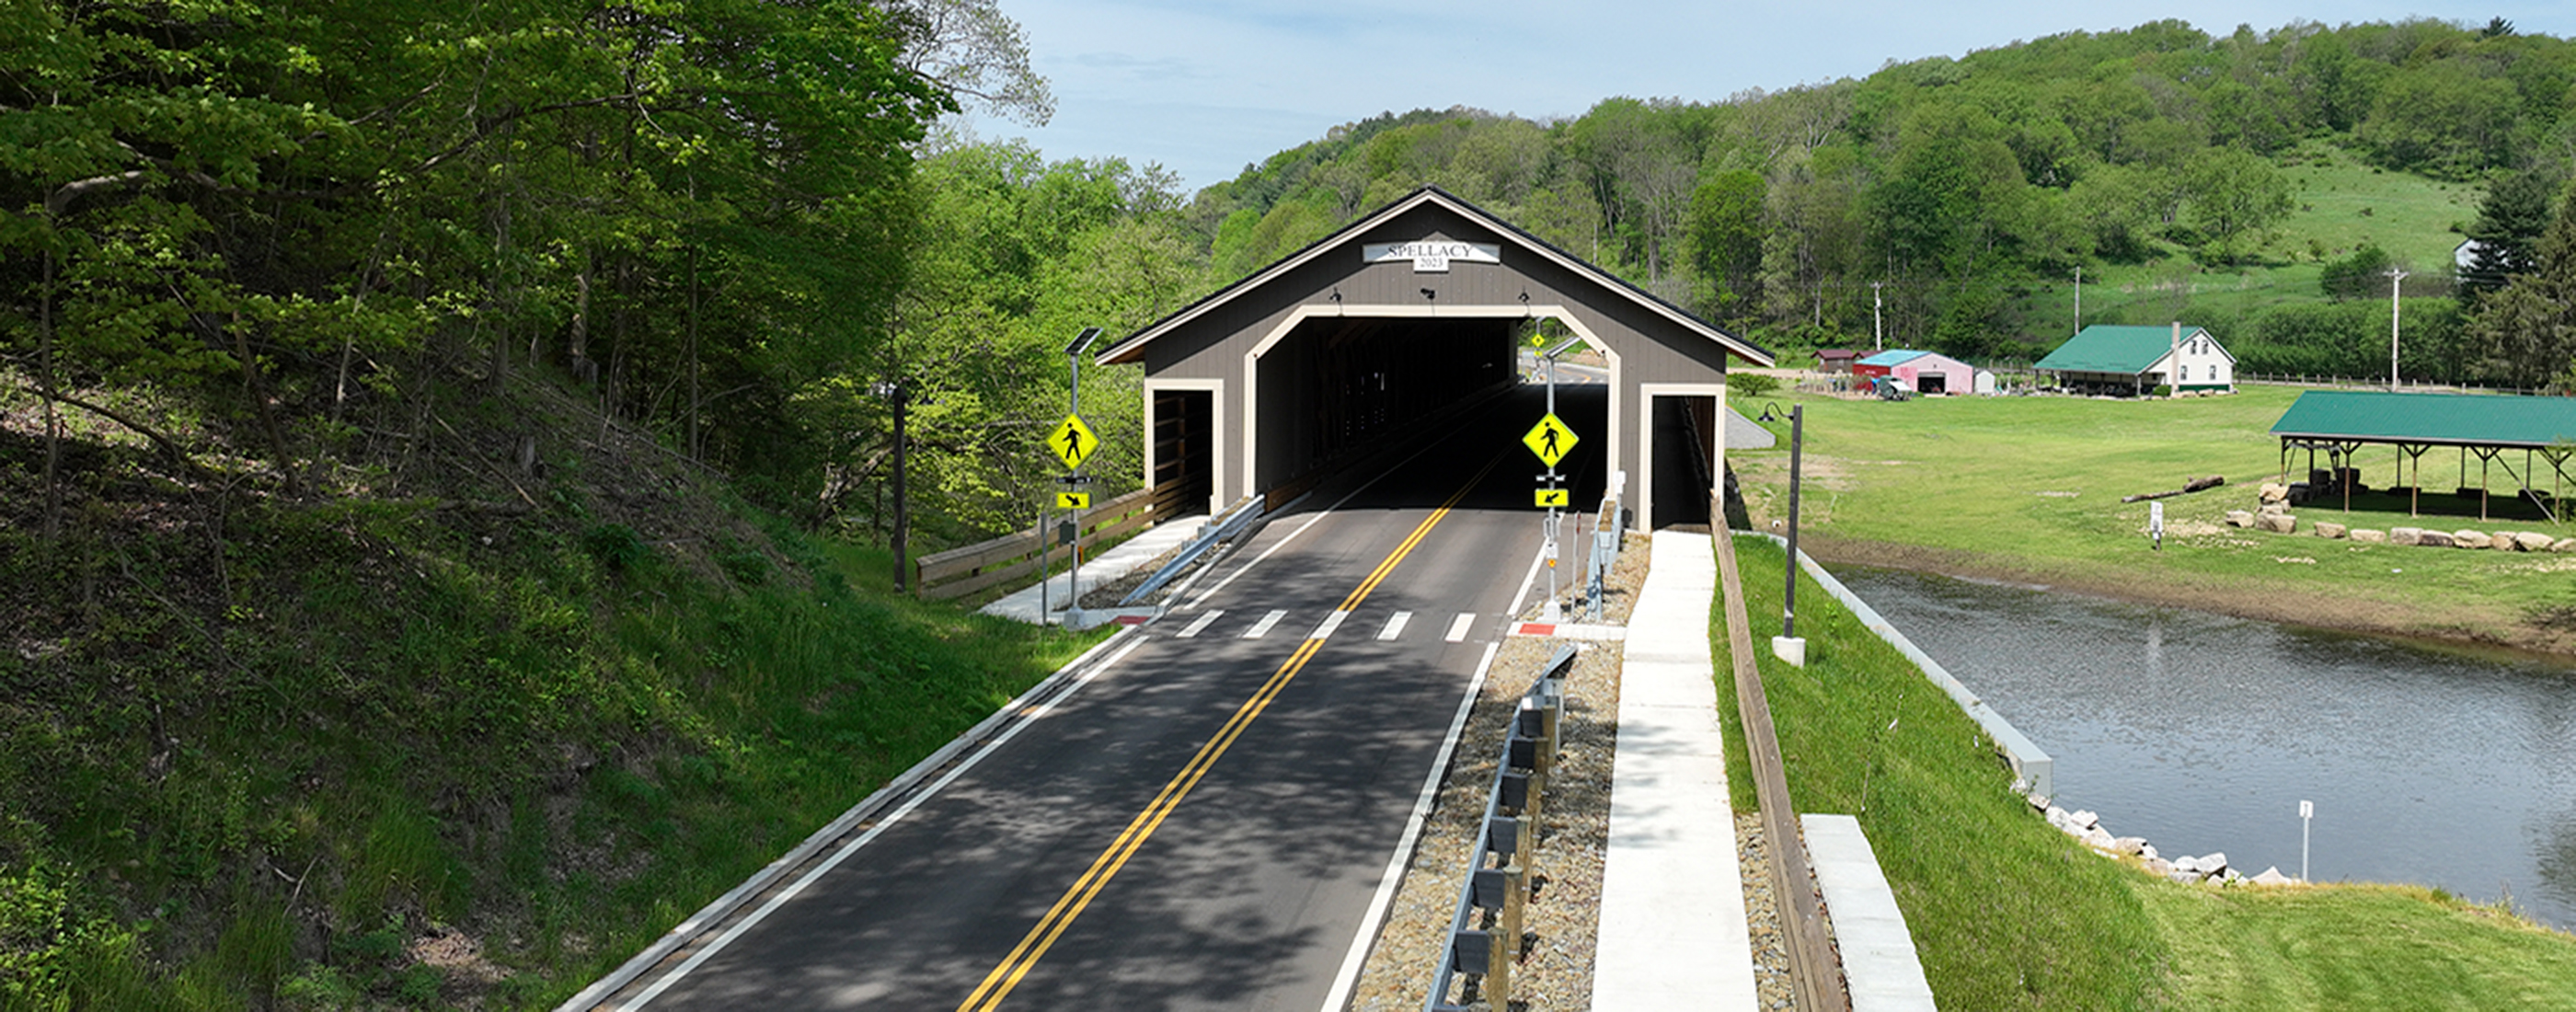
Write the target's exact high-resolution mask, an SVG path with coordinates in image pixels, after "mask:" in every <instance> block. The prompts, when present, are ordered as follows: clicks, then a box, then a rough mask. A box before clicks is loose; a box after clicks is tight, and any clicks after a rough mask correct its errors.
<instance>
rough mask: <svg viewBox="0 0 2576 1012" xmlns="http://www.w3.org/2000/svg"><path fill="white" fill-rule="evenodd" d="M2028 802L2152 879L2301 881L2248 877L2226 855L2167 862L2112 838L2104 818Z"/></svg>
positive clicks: (2143, 845)
mask: <svg viewBox="0 0 2576 1012" xmlns="http://www.w3.org/2000/svg"><path fill="white" fill-rule="evenodd" d="M2028 798H2029V800H2030V807H2032V808H2033V809H2036V810H2038V811H2039V812H2040V813H2041V814H2042V815H2044V816H2046V817H2047V819H2048V824H2049V825H2052V826H2055V827H2057V828H2058V829H2059V830H2060V831H2061V832H2064V833H2065V834H2066V835H2068V836H2072V837H2074V838H2075V839H2076V841H2077V842H2079V843H2082V844H2084V845H2085V846H2087V847H2091V848H2093V850H2094V852H2095V853H2098V854H2101V855H2102V856H2104V857H2110V858H2124V857H2134V858H2137V859H2138V864H2139V866H2140V867H2142V868H2145V869H2146V870H2147V873H2148V874H2150V875H2161V876H2164V877H2165V878H2169V879H2172V880H2174V881H2176V882H2181V883H2184V884H2191V883H2200V882H2214V883H2217V884H2219V885H2228V886H2232V885H2242V884H2245V883H2249V882H2250V883H2253V884H2255V885H2263V886H2277V885H2294V884H2297V883H2298V881H2299V880H2298V879H2295V878H2291V877H2289V876H2287V875H2283V874H2281V870H2280V869H2279V868H2265V869H2263V871H2262V873H2261V874H2258V875H2252V876H2248V875H2246V874H2245V873H2243V872H2240V871H2238V870H2236V869H2235V868H2231V867H2229V866H2228V864H2227V855H2226V853H2225V852H2212V853H2208V854H2202V855H2200V856H2198V857H2193V856H2191V855H2188V854H2186V855H2183V856H2181V857H2176V858H2166V857H2164V856H2163V855H2161V854H2158V853H2156V846H2155V844H2152V843H2148V842H2147V841H2146V840H2145V839H2143V838H2141V837H2135V836H2112V835H2111V831H2110V830H2107V829H2104V828H2102V817H2101V816H2100V815H2098V814H2096V813H2093V812H2088V811H2083V810H2080V809H2079V810H2077V811H2072V812H2070V811H2067V810H2066V809H2063V808H2059V807H2057V806H2056V805H2053V804H2050V803H2049V801H2048V799H2047V798H2044V797H2041V796H2039V795H2036V794H2032V795H2028Z"/></svg>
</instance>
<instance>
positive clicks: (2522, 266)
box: [2460, 169, 2561, 299]
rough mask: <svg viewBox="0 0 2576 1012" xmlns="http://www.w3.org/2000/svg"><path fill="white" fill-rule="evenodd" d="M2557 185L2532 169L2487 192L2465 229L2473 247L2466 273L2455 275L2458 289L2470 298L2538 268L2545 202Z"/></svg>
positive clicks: (2545, 225)
mask: <svg viewBox="0 0 2576 1012" xmlns="http://www.w3.org/2000/svg"><path fill="white" fill-rule="evenodd" d="M2560 185H2561V180H2560V179H2559V177H2558V176H2557V175H2556V174H2553V173H2549V172H2544V171H2541V170H2537V169H2535V170H2530V171H2525V172H2516V173H2512V174H2510V175H2505V176H2501V177H2498V178H2497V179H2496V181H2495V183H2494V184H2493V185H2490V186H2489V187H2487V195H2486V198H2485V199H2484V200H2481V201H2479V202H2478V218H2477V220H2476V221H2474V222H2471V223H2470V224H2469V228H2468V236H2469V238H2470V239H2472V240H2475V241H2476V242H2477V244H2478V245H2477V247H2476V249H2475V250H2473V251H2472V252H2471V254H2470V260H2469V269H2468V270H2467V271H2466V272H2464V273H2463V274H2461V275H2460V287H2462V288H2464V289H2466V290H2467V291H2468V294H2469V297H2470V298H2471V299H2475V298H2476V297H2478V296H2481V295H2485V294H2487V293H2490V292H2493V291H2495V290H2497V289H2499V288H2503V287H2504V285H2505V279H2506V278H2508V277H2510V276H2512V275H2515V274H2529V273H2531V272H2532V271H2533V270H2535V269H2537V268H2538V267H2539V259H2538V254H2539V246H2540V239H2541V236H2542V235H2544V234H2546V233H2547V232H2548V231H2549V199H2550V197H2551V195H2553V194H2555V193H2557V192H2558V189H2559V187H2560Z"/></svg>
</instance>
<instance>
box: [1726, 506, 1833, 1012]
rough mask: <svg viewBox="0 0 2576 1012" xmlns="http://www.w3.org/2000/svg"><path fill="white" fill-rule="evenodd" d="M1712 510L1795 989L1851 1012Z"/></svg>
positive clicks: (1736, 579)
mask: <svg viewBox="0 0 2576 1012" xmlns="http://www.w3.org/2000/svg"><path fill="white" fill-rule="evenodd" d="M1711 498H1714V497H1711ZM1709 507H1710V509H1711V510H1712V511H1714V516H1715V517H1716V523H1714V524H1712V525H1711V527H1712V528H1713V529H1714V530H1715V531H1716V532H1717V537H1716V538H1715V539H1714V540H1715V541H1716V542H1717V570H1718V596H1719V597H1722V598H1724V599H1725V601H1726V645H1727V653H1728V654H1730V655H1732V657H1733V659H1734V662H1735V707H1736V712H1737V713H1739V714H1740V715H1741V716H1742V717H1743V720H1742V724H1743V727H1744V751H1745V753H1746V759H1747V761H1748V762H1749V763H1750V764H1751V765H1752V767H1753V769H1752V774H1753V793H1754V796H1755V797H1756V798H1757V799H1759V801H1760V803H1761V806H1762V833H1763V835H1764V836H1765V837H1766V838H1768V840H1769V842H1770V844H1771V845H1770V847H1769V848H1767V849H1768V850H1769V852H1770V858H1771V860H1770V865H1771V868H1770V872H1771V889H1772V892H1771V895H1773V896H1775V897H1778V898H1779V900H1780V930H1781V934H1782V935H1784V936H1786V937H1785V939H1784V940H1785V941H1786V942H1787V945H1786V946H1785V948H1787V949H1788V950H1789V953H1788V955H1789V987H1790V990H1791V991H1792V992H1793V993H1794V994H1795V995H1796V1001H1797V1007H1798V1008H1799V1009H1800V1010H1801V1012H1829V1010H1830V1012H1850V1009H1851V994H1850V992H1849V991H1847V990H1846V989H1845V988H1844V987H1843V974H1842V962H1841V961H1840V960H1838V959H1836V958H1835V957H1834V948H1833V941H1832V939H1830V938H1828V937H1827V936H1826V929H1825V915H1824V905H1823V903H1822V902H1821V901H1820V900H1819V898H1818V897H1817V895H1816V880H1815V878H1814V876H1812V875H1810V874H1809V873H1808V870H1807V845H1806V843H1805V841H1803V840H1802V839H1800V837H1799V836H1798V814H1797V811H1796V810H1795V809H1794V808H1792V807H1791V805H1790V802H1789V775H1788V771H1787V769H1786V768H1784V767H1783V765H1782V763H1781V761H1780V738H1779V736H1778V735H1777V734H1776V733H1774V732H1773V730H1772V728H1771V703H1770V700H1769V699H1768V698H1767V697H1765V696H1764V694H1763V692H1762V671H1761V668H1760V667H1759V665H1758V663H1757V662H1756V660H1755V658H1754V655H1753V623H1752V620H1751V619H1750V618H1749V617H1747V615H1746V614H1745V611H1744V580H1743V577H1742V575H1741V574H1740V573H1739V572H1738V571H1737V570H1736V568H1735V533H1734V532H1733V531H1730V530H1728V529H1727V527H1726V513H1725V505H1724V504H1723V503H1718V502H1711V503H1710V504H1709ZM1790 565H1792V566H1795V565H1797V563H1796V562H1795V561H1792V562H1790Z"/></svg>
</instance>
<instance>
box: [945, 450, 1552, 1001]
mask: <svg viewBox="0 0 2576 1012" xmlns="http://www.w3.org/2000/svg"><path fill="white" fill-rule="evenodd" d="M1502 459H1503V456H1502V455H1501V454H1496V455H1495V457H1494V459H1492V460H1489V461H1486V462H1485V466H1484V468H1483V469H1482V470H1479V471H1477V472H1476V476H1475V477H1473V478H1469V479H1467V483H1466V485H1464V486H1462V487H1460V488H1459V489H1458V491H1457V492H1456V493H1454V494H1452V495H1451V496H1450V497H1449V499H1448V501H1447V502H1443V503H1441V504H1440V508H1439V509H1436V510H1433V511H1431V515H1430V516H1428V517H1424V518H1423V520H1422V523H1421V524H1419V525H1417V526H1415V527H1414V528H1413V533H1411V534H1408V535H1406V536H1405V538H1404V541H1403V543H1402V544H1399V545H1397V546H1395V550H1394V551H1393V552H1389V553H1388V554H1387V557H1386V559H1385V560H1384V561H1382V562H1379V563H1378V564H1377V568H1376V569H1374V570H1371V571H1370V572H1369V575H1368V578H1367V579H1365V580H1361V581H1360V585H1359V586H1358V587H1356V588H1353V589H1352V590H1351V593H1350V596H1348V597H1345V598H1343V599H1342V605H1341V607H1340V608H1339V609H1338V610H1340V611H1351V610H1353V609H1355V608H1358V607H1359V605H1360V602H1361V601H1364V600H1367V599H1368V596H1369V592H1370V591H1373V590H1376V589H1377V585H1378V584H1379V583H1380V582H1382V581H1384V580H1385V579H1386V577H1387V574H1389V573H1392V572H1394V571H1395V566H1396V564H1397V563H1399V562H1403V561H1404V557H1405V556H1406V555H1409V554H1411V553H1412V552H1413V549H1414V547H1415V546H1417V545H1420V544H1421V543H1422V539H1423V538H1424V537H1426V536H1428V535H1429V534H1430V533H1431V529H1432V528H1434V527H1437V526H1439V525H1440V521H1441V520H1443V519H1445V518H1447V517H1448V516H1449V511H1450V510H1452V509H1454V508H1456V507H1457V505H1458V501H1459V500H1461V499H1464V498H1466V497H1467V493H1468V491H1469V490H1471V489H1474V488H1475V487H1476V485H1477V483H1478V482H1481V481H1483V480H1484V478H1485V475H1486V474H1488V473H1490V472H1491V471H1493V469H1494V466H1495V465H1496V464H1499V463H1501V462H1502ZM1323 647H1324V641H1323V640H1320V639H1315V638H1312V637H1309V638H1307V639H1306V641H1305V642H1303V643H1300V644H1298V645H1297V652H1296V653H1293V654H1290V655H1289V656H1288V660H1287V662H1286V663H1284V664H1281V665H1280V666H1279V670H1278V671H1277V672H1274V673H1273V674H1271V676H1270V680H1269V681H1267V682H1264V683H1262V685H1261V689H1260V690H1259V691H1257V692H1254V693H1253V694H1252V698H1250V699H1247V700H1245V701H1244V703H1243V705H1242V706H1241V707H1238V708H1237V709H1236V710H1235V711H1234V716H1233V717H1232V718H1230V719H1228V720H1227V721H1226V722H1225V726H1224V727H1221V728H1218V729H1217V732H1216V735H1215V737H1212V738H1209V739H1208V742H1207V744H1205V745H1202V746H1199V751H1198V754H1197V755H1194V756H1191V757H1190V761H1189V763H1188V764H1187V765H1184V766H1182V767H1181V771H1180V772H1179V773H1176V774H1174V775H1173V776H1172V779H1171V782H1169V783H1166V784H1164V785H1163V791H1162V793H1160V794H1157V795H1155V796H1154V800H1153V801H1152V802H1151V803H1149V804H1147V805H1146V806H1145V810H1144V811H1141V812H1138V813H1136V817H1135V818H1134V819H1132V820H1130V821H1129V822H1128V823H1127V828H1126V830H1125V831H1123V832H1121V833H1119V834H1118V839H1117V840H1115V841H1113V842H1111V843H1110V844H1109V849H1107V850H1104V851H1101V852H1100V856H1099V857H1097V858H1094V859H1092V862H1091V867H1090V868H1087V869H1085V870H1084V871H1083V873H1082V877H1080V878H1077V879H1075V880H1074V881H1073V887H1072V888H1070V889H1067V890H1065V892H1064V896H1063V898H1061V899H1058V900H1056V901H1055V905H1054V906H1052V907H1049V908H1047V912H1046V916H1044V917H1040V918H1038V923H1037V925H1036V926H1035V927H1032V928H1030V929H1029V933H1028V935H1027V936H1026V937H1023V938H1021V939H1020V944H1019V945H1018V946H1016V947H1014V948H1012V949H1011V954H1010V955H1009V956H1006V957H1003V959H1002V963H1001V965H999V966H996V967H994V968H993V972H991V973H988V974H985V975H984V981H983V983H980V984H977V985H975V990H974V992H973V993H970V994H968V995H967V996H966V1000H965V1001H964V1002H963V1003H960V1004H959V1005H958V1006H957V1012H989V1010H991V1009H994V1008H997V1007H999V1006H1000V1005H1001V1003H1002V998H1003V997H1004V996H1006V995H1009V994H1010V993H1011V989H1012V988H1015V987H1018V986H1019V984H1020V979H1021V978H1023V977H1026V976H1028V973H1029V970H1030V968H1032V967H1034V966H1036V965H1037V962H1038V958H1039V957H1041V956H1044V955H1046V952H1047V949H1048V948H1050V947H1052V946H1054V945H1055V940H1056V939H1057V938H1060V937H1062V936H1063V935H1064V930H1065V929H1066V928H1067V927H1070V926H1072V924H1073V919H1074V918H1076V917H1079V916H1082V910H1083V908H1084V907H1087V906H1090V905H1091V900H1092V898H1093V897H1095V896H1098V895H1100V890H1101V889H1102V888H1103V887H1105V886H1107V885H1108V884H1109V880H1110V878H1111V877H1112V876H1115V875H1117V874H1118V869H1120V868H1123V867H1126V865H1127V859H1128V858H1131V857H1134V856H1136V851H1137V850H1139V849H1141V848H1143V847H1144V846H1145V840H1146V838H1147V837H1150V836H1152V835H1154V830H1155V828H1156V827H1159V826H1161V825H1162V824H1163V820H1164V819H1165V818H1168V817H1169V816H1170V815H1171V814H1172V810H1173V809H1175V808H1178V807H1180V804H1181V799H1182V798H1185V797H1188V796H1189V793H1190V789H1191V788H1194V787H1197V786H1198V782H1199V779H1200V778H1201V777H1205V776H1207V772H1208V770H1209V769H1210V768H1211V767H1214V766H1215V765H1216V761H1217V759H1218V758H1219V757H1221V756H1223V755H1225V750H1226V749H1228V748H1230V747H1232V746H1233V745H1234V740H1235V739H1236V738H1239V737H1242V735H1243V730H1244V729H1245V728H1247V727H1250V726H1252V722H1253V721H1254V720H1255V719H1257V718H1259V717H1260V716H1261V711H1263V710H1265V709H1268V708H1269V707H1270V702H1271V700H1274V699H1277V698H1279V693H1280V692H1281V691H1283V690H1285V689H1287V687H1288V683H1289V681H1290V680H1292V679H1295V678H1296V677H1297V673H1298V672H1299V671H1302V670H1304V669H1305V667H1306V662H1307V661H1309V660H1311V659H1313V658H1314V656H1315V652H1316V651H1318V650H1321V649H1323Z"/></svg>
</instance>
